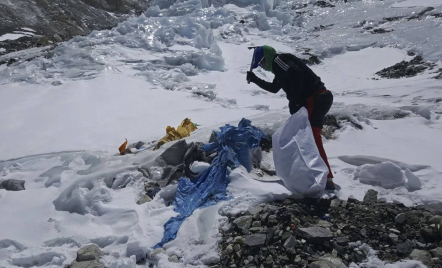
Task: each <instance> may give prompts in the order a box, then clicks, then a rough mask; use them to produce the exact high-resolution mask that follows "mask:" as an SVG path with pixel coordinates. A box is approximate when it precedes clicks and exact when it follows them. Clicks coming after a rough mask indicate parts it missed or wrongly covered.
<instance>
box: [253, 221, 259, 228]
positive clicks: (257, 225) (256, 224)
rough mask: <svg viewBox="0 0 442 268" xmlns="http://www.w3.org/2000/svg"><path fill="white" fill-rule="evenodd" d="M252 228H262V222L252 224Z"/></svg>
mask: <svg viewBox="0 0 442 268" xmlns="http://www.w3.org/2000/svg"><path fill="white" fill-rule="evenodd" d="M252 227H261V222H260V221H254V222H253V223H252Z"/></svg>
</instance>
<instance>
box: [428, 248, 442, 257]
mask: <svg viewBox="0 0 442 268" xmlns="http://www.w3.org/2000/svg"><path fill="white" fill-rule="evenodd" d="M430 253H431V256H433V257H434V258H440V259H442V247H438V248H435V249H432V250H430Z"/></svg>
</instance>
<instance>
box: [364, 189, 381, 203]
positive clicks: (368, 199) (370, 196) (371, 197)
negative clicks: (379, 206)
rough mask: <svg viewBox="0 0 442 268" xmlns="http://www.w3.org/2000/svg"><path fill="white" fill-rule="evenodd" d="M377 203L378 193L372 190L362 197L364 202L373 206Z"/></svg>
mask: <svg viewBox="0 0 442 268" xmlns="http://www.w3.org/2000/svg"><path fill="white" fill-rule="evenodd" d="M377 201H378V192H377V191H375V190H373V189H370V190H368V191H367V193H366V194H365V196H364V202H365V203H370V204H373V203H376V202H377Z"/></svg>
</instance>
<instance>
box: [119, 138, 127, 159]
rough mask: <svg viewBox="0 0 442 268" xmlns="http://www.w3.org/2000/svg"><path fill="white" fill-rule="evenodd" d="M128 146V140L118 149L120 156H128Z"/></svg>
mask: <svg viewBox="0 0 442 268" xmlns="http://www.w3.org/2000/svg"><path fill="white" fill-rule="evenodd" d="M126 146H127V139H126V141H125V142H124V143H123V144H121V146H120V148H118V151H120V155H125V154H126Z"/></svg>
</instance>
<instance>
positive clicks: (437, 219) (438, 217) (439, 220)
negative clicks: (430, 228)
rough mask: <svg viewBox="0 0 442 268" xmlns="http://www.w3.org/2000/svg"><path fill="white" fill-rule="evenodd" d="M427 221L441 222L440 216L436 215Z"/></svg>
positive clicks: (441, 217)
mask: <svg viewBox="0 0 442 268" xmlns="http://www.w3.org/2000/svg"><path fill="white" fill-rule="evenodd" d="M429 223H433V224H440V223H442V216H439V215H436V216H433V217H431V219H430V220H429Z"/></svg>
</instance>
